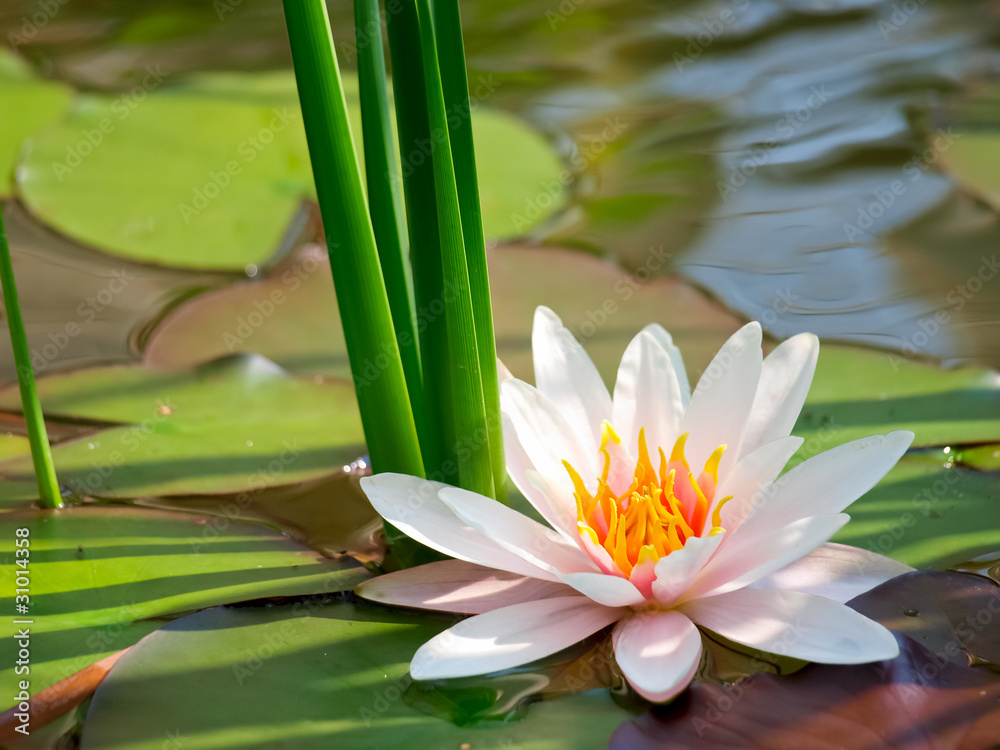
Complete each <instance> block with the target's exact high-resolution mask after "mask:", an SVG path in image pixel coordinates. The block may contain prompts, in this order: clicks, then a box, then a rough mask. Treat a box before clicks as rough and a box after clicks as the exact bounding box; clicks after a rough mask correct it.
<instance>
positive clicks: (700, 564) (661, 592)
mask: <svg viewBox="0 0 1000 750" xmlns="http://www.w3.org/2000/svg"><path fill="white" fill-rule="evenodd" d="M720 542H722V534H716V535H715V536H708V537H704V538H702V537H696V536H694V537H691V538H690V539H688V540H687V541H686V542H685V543H684V546H683V547H681V548H680V549H679V550H677V551H676V552H671V553H670V554H669V555H667V556H666V557H662V558H660V559H659V560H658V561H657V563H656V570H655V575H656V580H654V581H653V596H655V597H656V601H657V602H659V603H660V604H662V605H664V606H668V607H669V606H671V605H672V604H673V603H674V602H676V601H677V599H678V598H679V597H680V596H681V594H683V593H684V592H685V591H687V590H688V588H690V586H691V583H692V581H694V579H695V577H696V576H697V575H698V573H700V572H701V569H702V568H704V567H705V564H706V563H707V562H708V561H709V559H710V558H711V557H712V555H713V554H715V551H716V550H717V549H718V548H719V544H720Z"/></svg>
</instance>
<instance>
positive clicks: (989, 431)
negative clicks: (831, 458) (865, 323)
mask: <svg viewBox="0 0 1000 750" xmlns="http://www.w3.org/2000/svg"><path fill="white" fill-rule="evenodd" d="M896 429H905V430H912V431H913V432H914V434H915V435H916V438H915V440H914V443H913V445H914V447H918V446H942V447H944V446H956V445H961V444H976V443H987V442H996V441H998V440H1000V374H997V373H996V372H995V371H993V370H988V369H983V368H967V369H960V370H942V369H941V368H938V367H933V366H930V365H926V364H922V363H920V362H916V361H913V360H908V359H904V358H903V357H900V356H898V355H896V354H892V353H888V352H877V351H873V350H868V349H857V348H852V347H846V346H833V345H824V346H822V347H820V353H819V362H818V364H817V367H816V377H815V378H814V379H813V383H812V388H811V389H810V390H809V397H808V398H807V400H806V404H805V407H804V408H803V409H802V413H801V415H800V416H799V420H798V422H797V423H796V425H795V428H794V429H793V430H792V433H793V434H795V435H801V436H802V437H804V438H806V442H805V444H804V445H803V446H802V449H801V450H800V451H799V453H798V454H796V460H802V459H804V458H806V457H808V456H812V455H815V454H817V453H820V452H822V451H825V450H828V449H829V448H832V447H834V446H835V445H840V444H841V443H846V442H848V441H850V440H854V439H856V438H860V437H865V436H867V435H873V434H884V433H886V432H888V431H890V430H896Z"/></svg>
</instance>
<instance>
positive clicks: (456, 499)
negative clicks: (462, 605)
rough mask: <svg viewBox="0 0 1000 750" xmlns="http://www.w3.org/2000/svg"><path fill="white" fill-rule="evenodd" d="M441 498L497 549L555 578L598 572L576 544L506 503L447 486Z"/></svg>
mask: <svg viewBox="0 0 1000 750" xmlns="http://www.w3.org/2000/svg"><path fill="white" fill-rule="evenodd" d="M438 497H440V498H441V502H443V503H444V504H445V505H447V506H448V507H449V508H451V510H452V512H453V513H454V514H455V515H456V516H458V518H460V519H461V520H462V521H464V522H465V523H466V524H468V525H469V526H471V527H472V528H474V529H476V530H478V531H480V532H481V533H482V534H483V535H484V536H488V537H489V538H490V539H492V540H493V541H494V542H495V543H496V544H497V545H498V546H500V547H502V548H503V549H505V550H507V551H508V552H511V553H512V554H515V555H517V556H518V557H521V558H523V559H524V560H527V561H528V562H530V563H532V564H533V565H536V566H538V567H539V568H542V569H543V570H547V571H549V572H551V573H553V574H554V575H557V576H558V575H560V574H565V573H590V572H594V571H596V569H597V566H596V565H594V563H593V561H592V560H591V559H590V556H589V555H587V553H586V552H584V551H583V550H581V549H580V548H579V547H578V546H577V545H575V544H573V543H572V542H570V541H569V540H567V539H565V538H564V537H563V536H561V535H560V534H558V533H556V532H555V531H553V530H552V529H550V528H549V527H548V526H543V525H542V524H540V523H538V522H537V521H533V520H532V519H530V518H528V517H527V516H525V515H523V514H521V513H518V512H517V511H516V510H514V509H512V508H508V507H507V506H506V505H504V504H503V503H498V502H497V501H496V500H493V499H491V498H488V497H484V496H483V495H478V494H476V493H475V492H469V491H468V490H462V489H459V488H458V487H446V488H445V489H443V490H441V491H440V492H439V493H438Z"/></svg>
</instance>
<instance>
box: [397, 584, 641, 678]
mask: <svg viewBox="0 0 1000 750" xmlns="http://www.w3.org/2000/svg"><path fill="white" fill-rule="evenodd" d="M628 612H629V610H627V609H615V608H611V607H602V606H601V605H600V604H595V603H594V602H592V601H591V600H590V599H588V598H587V597H585V596H563V597H556V598H551V599H542V600H541V601H536V602H526V603H524V604H514V605H511V606H510V607H504V608H503V609H495V610H493V611H492V612H487V613H486V614H483V615H477V616H476V617H471V618H469V619H468V620H463V621H462V622H460V623H458V624H457V625H454V626H453V627H451V628H449V629H448V630H446V631H444V632H443V633H441V634H439V635H437V636H435V637H434V638H432V639H431V640H429V641H427V643H425V644H424V645H423V646H421V647H420V648H419V649H418V650H417V653H416V654H415V655H414V657H413V661H412V662H411V663H410V674H411V675H413V678H414V679H416V680H436V679H443V678H447V677H468V676H469V675H476V674H486V673H487V672H496V671H498V670H501V669H510V668H511V667H516V666H519V665H521V664H524V663H526V662H529V661H533V660H535V659H541V658H542V657H543V656H548V655H549V654H554V653H555V652H556V651H559V650H561V649H564V648H566V647H567V646H572V645H573V644H574V643H576V642H577V641H580V640H583V639H584V638H586V637H587V636H588V635H591V634H592V633H596V632H597V631H598V630H600V629H601V628H603V627H606V626H608V625H610V624H611V623H613V622H615V621H616V620H618V619H619V618H621V617H622V616H624V615H625V614H627V613H628Z"/></svg>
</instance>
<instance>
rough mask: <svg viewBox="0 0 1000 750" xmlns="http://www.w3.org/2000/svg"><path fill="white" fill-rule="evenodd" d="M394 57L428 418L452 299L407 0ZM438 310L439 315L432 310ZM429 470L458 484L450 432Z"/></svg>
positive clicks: (390, 28)
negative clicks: (446, 279)
mask: <svg viewBox="0 0 1000 750" xmlns="http://www.w3.org/2000/svg"><path fill="white" fill-rule="evenodd" d="M386 29H387V32H388V36H389V54H390V56H391V59H392V91H393V97H394V98H395V101H396V130H397V132H398V134H399V153H400V159H401V161H402V177H403V192H404V195H405V197H406V219H407V221H406V226H407V231H408V233H409V240H410V257H411V261H412V265H413V296H414V301H415V303H416V308H417V320H418V321H419V323H420V324H421V329H420V332H419V333H420V363H421V367H422V369H423V382H424V398H425V399H426V404H427V412H428V414H432V415H435V417H436V420H435V424H437V425H438V426H439V425H440V415H441V414H443V413H444V410H445V399H446V398H447V397H448V390H447V388H446V387H445V383H444V381H443V379H442V377H441V375H440V371H441V369H442V368H443V367H444V364H443V363H445V362H447V360H448V340H447V321H446V320H445V316H444V315H443V314H442V311H441V306H442V305H444V304H445V303H446V301H447V300H448V299H449V295H448V294H447V292H448V290H447V289H446V288H445V285H444V276H443V274H442V268H441V252H440V249H439V248H440V244H441V242H440V236H439V232H438V209H437V196H436V195H435V192H434V168H433V165H432V164H431V160H430V159H429V158H428V150H429V148H430V144H431V143H432V141H431V130H430V120H429V116H428V114H427V96H426V91H425V85H424V62H423V59H422V57H421V54H420V24H419V20H418V17H417V6H416V4H415V3H414V2H413V0H406V1H405V2H402V3H401V4H399V5H398V6H396V7H394V12H393V13H391V14H387V16H386ZM432 311H433V312H432ZM421 448H422V450H423V455H424V468H425V470H426V472H427V477H428V478H429V479H434V480H437V481H442V482H449V483H451V484H456V483H457V480H458V477H457V470H458V469H457V466H456V465H455V462H454V460H453V459H452V458H450V456H451V455H452V454H453V452H454V451H452V450H450V444H449V443H448V439H447V435H446V434H445V431H444V430H442V429H440V427H438V429H434V430H433V431H430V433H429V434H428V435H427V439H426V440H424V441H423V442H422V443H421Z"/></svg>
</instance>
